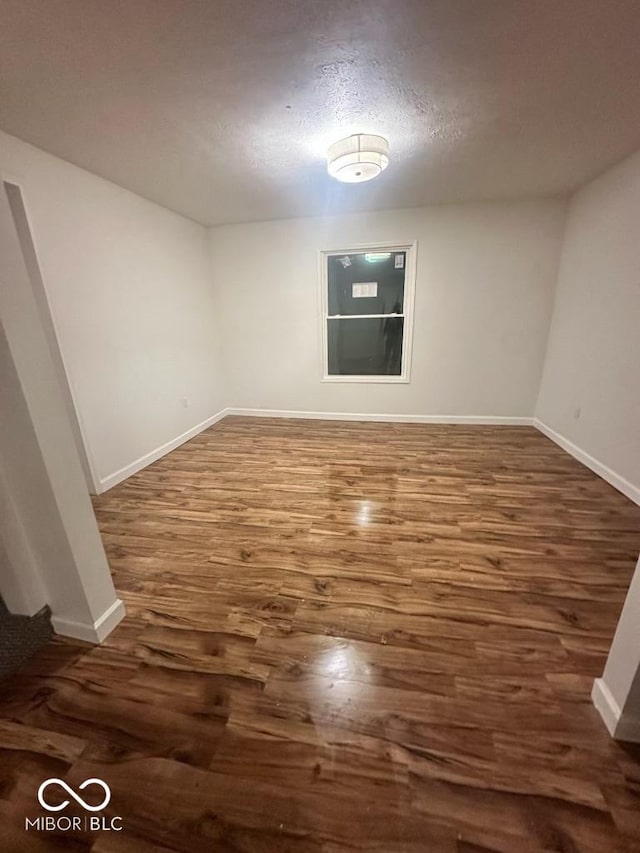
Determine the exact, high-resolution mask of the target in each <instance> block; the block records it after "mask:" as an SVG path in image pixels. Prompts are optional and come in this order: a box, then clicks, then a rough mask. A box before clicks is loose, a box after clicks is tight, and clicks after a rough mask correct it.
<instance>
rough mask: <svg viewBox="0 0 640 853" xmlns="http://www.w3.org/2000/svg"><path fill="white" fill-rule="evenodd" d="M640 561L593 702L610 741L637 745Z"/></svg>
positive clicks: (639, 720) (639, 716)
mask: <svg viewBox="0 0 640 853" xmlns="http://www.w3.org/2000/svg"><path fill="white" fill-rule="evenodd" d="M639 626H640V560H638V565H637V566H636V571H635V574H634V576H633V578H632V580H631V586H630V587H629V592H628V594H627V598H626V601H625V603H624V607H623V608H622V613H621V614H620V621H619V622H618V627H617V628H616V633H615V636H614V638H613V643H612V644H611V649H610V651H609V656H608V658H607V664H606V666H605V668H604V673H603V675H602V678H597V679H596V681H595V683H594V685H593V692H592V697H593V702H594V704H595V706H596V708H597V709H598V710H599V711H600V714H601V715H602V718H603V720H604V722H605V724H606V726H607V728H608V729H609V731H610V733H611V734H612V735H613V737H615V738H618V739H620V740H631V741H636V742H639V743H640V643H639V642H638V636H639Z"/></svg>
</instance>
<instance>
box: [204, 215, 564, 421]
mask: <svg viewBox="0 0 640 853" xmlns="http://www.w3.org/2000/svg"><path fill="white" fill-rule="evenodd" d="M564 214H565V207H564V204H563V203H561V202H560V201H553V200H551V201H549V200H546V201H530V202H516V203H495V204H468V205H451V206H441V207H431V208H419V209H415V210H414V209H412V210H398V211H386V212H378V213H371V214H361V215H353V216H344V217H326V218H309V219H295V220H281V221H275V222H261V223H254V224H244V225H232V226H222V227H217V228H213V229H211V230H210V241H211V260H212V270H213V280H214V287H215V291H216V297H217V304H218V306H219V310H220V311H221V313H222V315H223V316H224V318H225V325H224V330H223V337H222V342H223V345H224V361H225V365H226V370H227V378H228V384H229V397H228V399H229V405H230V406H232V407H241V408H266V409H277V410H306V411H324V412H345V413H381V414H407V415H469V416H488V417H496V416H497V417H529V418H530V417H531V416H532V415H533V409H534V404H535V400H536V396H537V393H538V386H539V380H540V374H541V370H542V364H543V358H544V349H545V343H546V337H547V333H548V324H549V319H550V315H551V307H552V302H553V289H554V285H555V279H556V274H557V262H558V257H559V251H560V243H561V238H562V230H563V223H564ZM415 240H417V242H418V259H417V282H416V295H415V320H414V334H413V358H412V369H411V382H410V383H409V384H406V385H399V384H398V385H392V384H353V383H340V384H339V383H330V382H324V383H323V382H321V376H322V368H321V358H320V322H319V307H318V250H321V249H334V248H335V249H339V248H348V247H350V246H357V245H366V244H373V243H375V242H376V241H396V242H398V243H406V242H411V241H415Z"/></svg>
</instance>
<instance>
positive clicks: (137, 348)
mask: <svg viewBox="0 0 640 853" xmlns="http://www.w3.org/2000/svg"><path fill="white" fill-rule="evenodd" d="M0 176H2V178H4V179H8V180H12V181H14V182H15V183H17V184H19V185H21V186H22V190H23V195H24V200H25V203H26V208H27V212H28V214H29V218H30V221H31V226H32V233H33V237H34V242H35V247H36V251H37V256H38V260H39V263H40V268H41V271H42V276H43V279H44V284H45V288H46V292H47V295H48V299H49V303H50V307H51V312H52V315H53V320H54V324H55V327H56V331H57V335H58V340H59V342H60V347H61V351H62V357H63V360H64V364H65V367H66V371H67V374H68V376H69V380H70V385H71V387H72V390H73V396H74V399H75V403H76V408H77V410H78V415H79V420H80V422H81V426H82V429H83V432H84V436H85V440H86V443H87V445H88V452H89V457H90V461H91V463H92V468H93V469H94V472H95V476H96V477H97V479H99V480H105V479H106V478H108V477H109V476H110V475H112V474H114V472H117V471H118V470H119V469H122V468H125V467H126V466H129V465H131V464H132V463H133V462H135V460H137V459H138V458H139V457H143V456H145V455H146V454H148V453H150V452H152V451H153V450H154V449H156V448H158V447H159V446H161V445H163V444H165V443H166V442H169V441H171V440H172V439H175V438H176V437H177V436H179V435H181V434H182V433H184V432H185V431H187V430H189V429H191V428H192V427H194V426H195V425H197V424H198V423H200V422H202V421H204V420H205V419H207V418H209V417H210V416H212V415H213V414H214V413H216V412H217V411H219V410H220V409H221V408H222V407H223V405H224V390H223V384H222V376H221V370H220V366H219V357H218V339H217V334H216V314H215V306H214V301H213V292H212V288H211V286H210V271H209V267H208V256H207V232H206V230H205V229H204V228H203V227H202V226H200V225H198V224H196V223H194V222H192V221H191V220H188V219H185V218H183V217H181V216H178V215H177V214H174V213H171V212H170V211H168V210H165V209H164V208H162V207H159V206H157V205H155V204H152V203H151V202H148V201H145V200H144V199H142V198H140V197H138V196H136V195H134V194H133V193H130V192H128V191H126V190H123V189H121V188H120V187H117V186H115V185H114V184H111V183H109V182H107V181H104V180H102V179H101V178H97V177H95V176H94V175H92V174H90V173H88V172H85V171H84V170H82V169H78V168H76V167H75V166H72V165H71V164H69V163H66V162H64V161H62V160H60V159H58V158H56V157H53V156H51V155H49V154H46V153H45V152H43V151H40V150H39V149H37V148H34V147H32V146H30V145H27V144H26V143H23V142H21V141H19V140H17V139H15V138H14V137H11V136H8V135H6V134H3V133H0ZM183 397H187V398H188V401H189V406H188V408H184V407H183V404H182V398H183Z"/></svg>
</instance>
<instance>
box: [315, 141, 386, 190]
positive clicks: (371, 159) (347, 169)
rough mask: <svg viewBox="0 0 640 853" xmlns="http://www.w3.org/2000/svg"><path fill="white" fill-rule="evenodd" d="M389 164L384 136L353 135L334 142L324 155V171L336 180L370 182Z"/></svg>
mask: <svg viewBox="0 0 640 853" xmlns="http://www.w3.org/2000/svg"><path fill="white" fill-rule="evenodd" d="M388 165H389V142H388V141H387V140H386V139H385V138H384V136H374V135H373V134H370V133H356V134H354V135H353V136H348V137H347V138H346V139H341V140H340V141H339V142H334V143H333V145H331V146H330V148H329V151H328V152H327V169H328V171H329V174H330V175H331V176H332V177H334V178H336V179H337V180H338V181H344V182H345V183H347V184H359V183H362V181H370V180H372V179H373V178H377V176H378V175H379V174H380V172H382V171H383V170H384V169H386V168H387V166H388Z"/></svg>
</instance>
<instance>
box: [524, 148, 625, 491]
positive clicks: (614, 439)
mask: <svg viewBox="0 0 640 853" xmlns="http://www.w3.org/2000/svg"><path fill="white" fill-rule="evenodd" d="M578 409H580V413H579V417H578V418H576V417H575V415H576V414H577V410H578ZM536 416H537V417H538V418H539V419H540V420H541V421H542V422H543V423H544V424H546V425H547V426H548V427H550V428H551V429H553V430H555V431H556V432H557V433H560V435H562V436H564V438H566V439H567V440H568V441H570V442H572V443H573V444H575V445H577V446H578V447H579V448H580V449H581V450H582V451H583V452H584V453H585V454H588V455H589V456H591V457H593V458H594V459H595V460H597V461H598V462H599V463H601V465H603V466H606V467H607V468H609V469H611V470H612V472H613V473H614V476H613V477H611V476H609V477H608V479H610V480H614V481H615V479H616V477H617V478H618V480H619V481H626V483H627V486H628V488H625V484H624V482H619V483H618V485H619V487H621V488H622V489H623V490H624V491H625V492H626V493H627V494H628V495H629V496H630V497H634V498H635V500H636V501H640V152H638V153H637V154H635V155H634V156H633V157H631V158H629V159H627V160H625V161H624V162H623V163H621V164H619V165H618V166H616V167H615V168H613V169H610V170H609V171H608V172H606V173H605V174H604V175H602V176H601V177H599V178H597V179H596V180H595V181H592V182H591V183H589V184H588V185H587V186H585V187H584V188H583V189H581V190H580V191H579V192H578V193H576V195H575V196H574V197H573V198H572V200H571V203H570V206H569V213H568V219H567V226H566V234H565V239H564V248H563V251H562V257H561V261H560V270H559V276H558V284H557V293H556V301H555V308H554V312H553V320H552V324H551V331H550V334H549V344H548V351H547V357H546V362H545V368H544V374H543V380H542V384H541V388H540V396H539V399H538V405H537V408H536Z"/></svg>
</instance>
